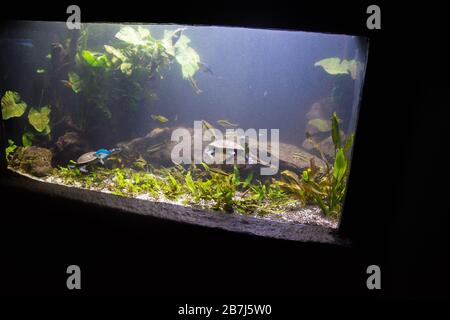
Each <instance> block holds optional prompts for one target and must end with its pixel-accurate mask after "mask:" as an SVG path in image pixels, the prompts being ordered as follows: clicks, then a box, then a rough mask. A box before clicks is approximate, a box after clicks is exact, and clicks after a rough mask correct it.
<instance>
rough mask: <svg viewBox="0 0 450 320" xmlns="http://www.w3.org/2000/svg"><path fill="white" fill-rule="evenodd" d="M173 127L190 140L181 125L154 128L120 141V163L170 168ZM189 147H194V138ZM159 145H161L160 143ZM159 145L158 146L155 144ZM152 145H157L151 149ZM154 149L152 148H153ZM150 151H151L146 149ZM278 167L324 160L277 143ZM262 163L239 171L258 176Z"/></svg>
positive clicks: (296, 167)
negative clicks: (141, 161) (139, 160)
mask: <svg viewBox="0 0 450 320" xmlns="http://www.w3.org/2000/svg"><path fill="white" fill-rule="evenodd" d="M175 129H186V130H187V131H189V132H190V134H191V138H192V139H193V129H192V128H182V127H170V128H169V127H166V128H157V129H154V130H153V131H151V132H150V133H148V134H147V135H145V136H143V137H139V138H136V139H133V140H131V141H128V142H121V143H119V144H118V147H120V148H122V152H121V153H120V154H119V155H118V156H120V157H121V158H122V163H123V164H124V165H126V166H129V167H133V164H134V163H135V161H136V160H137V159H138V158H139V157H142V158H143V159H144V160H145V161H146V163H148V164H150V165H152V166H153V167H156V168H159V167H170V166H173V165H174V164H173V162H172V159H171V153H172V149H173V147H174V146H175V145H176V144H177V143H178V142H172V141H171V140H170V138H171V135H172V132H173V130H175ZM191 142H192V144H191V145H192V146H194V144H193V141H191ZM159 144H162V145H159ZM158 145H159V146H158ZM154 146H157V147H156V148H154ZM206 146H207V142H203V148H206ZM153 149H155V150H153ZM149 150H153V151H151V152H149ZM193 154H194V147H193V148H192V150H191V155H193ZM294 154H301V155H302V157H300V158H298V157H294ZM278 158H279V170H278V175H279V174H280V173H281V171H283V170H292V171H297V172H298V171H302V170H303V169H305V168H307V167H309V165H310V161H309V160H310V159H311V158H314V161H315V164H316V165H318V166H324V165H325V164H324V162H323V161H322V160H321V159H319V158H318V157H316V156H315V155H313V154H311V153H309V152H307V151H305V150H304V149H302V148H299V147H297V146H294V145H291V144H287V143H282V142H280V143H279V157H278ZM213 166H214V167H219V168H221V169H222V170H225V171H228V169H229V168H232V166H230V165H222V166H220V165H213ZM261 166H264V165H261V164H253V165H249V164H246V165H239V168H240V170H241V171H242V172H243V173H244V174H247V173H250V172H254V174H255V176H258V174H259V172H260V167H261Z"/></svg>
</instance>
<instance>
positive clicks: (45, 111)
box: [28, 106, 51, 132]
mask: <svg viewBox="0 0 450 320" xmlns="http://www.w3.org/2000/svg"><path fill="white" fill-rule="evenodd" d="M50 111H51V109H50V106H45V107H42V108H41V109H40V110H37V109H35V108H31V110H30V112H29V113H28V121H29V122H30V124H31V125H32V126H33V128H35V129H36V131H37V132H43V131H44V130H46V131H48V129H49V128H48V124H49V122H50V117H49V116H50Z"/></svg>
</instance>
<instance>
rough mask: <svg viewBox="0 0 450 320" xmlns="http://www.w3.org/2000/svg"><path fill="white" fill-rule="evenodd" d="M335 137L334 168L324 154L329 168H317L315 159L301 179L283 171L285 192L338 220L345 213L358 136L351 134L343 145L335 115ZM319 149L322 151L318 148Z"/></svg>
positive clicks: (333, 119) (333, 130)
mask: <svg viewBox="0 0 450 320" xmlns="http://www.w3.org/2000/svg"><path fill="white" fill-rule="evenodd" d="M331 137H332V140H333V145H334V162H333V164H332V165H330V164H329V163H328V161H327V160H326V159H325V157H324V156H323V153H322V152H320V154H322V158H323V160H324V162H325V164H326V165H325V168H320V167H318V166H316V165H315V163H314V159H311V160H310V166H309V168H308V169H306V170H304V171H303V172H302V173H301V174H299V175H297V174H296V173H295V172H292V171H288V170H286V171H283V172H282V175H283V177H284V180H283V181H282V182H280V184H281V187H282V188H283V189H285V190H287V191H288V192H290V193H291V194H293V195H294V196H295V197H296V198H298V199H299V200H301V201H303V202H304V203H312V204H316V205H318V206H319V207H320V209H321V210H322V212H323V213H324V214H325V215H326V216H330V217H335V218H337V217H339V215H340V213H341V210H342V204H343V200H344V195H345V190H346V184H347V176H348V171H349V161H350V160H349V159H348V158H347V154H348V150H349V149H350V148H351V146H352V145H353V137H354V135H353V134H351V135H350V136H349V137H348V138H347V140H346V141H345V143H343V141H342V139H341V135H340V131H339V118H338V117H337V115H336V113H335V112H334V113H333V117H332V119H331ZM315 146H316V147H317V148H318V145H317V144H315ZM319 151H320V150H319Z"/></svg>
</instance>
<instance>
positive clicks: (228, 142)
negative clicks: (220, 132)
mask: <svg viewBox="0 0 450 320" xmlns="http://www.w3.org/2000/svg"><path fill="white" fill-rule="evenodd" d="M206 148H207V150H206V154H207V155H209V156H210V157H211V158H213V157H214V155H215V154H216V150H223V152H224V154H225V158H226V160H228V159H229V158H231V157H234V156H235V155H236V154H237V151H238V150H239V151H245V148H244V147H243V146H241V145H240V144H239V143H237V142H236V141H234V139H218V140H214V141H213V142H211V143H209V144H208V146H207V147H206Z"/></svg>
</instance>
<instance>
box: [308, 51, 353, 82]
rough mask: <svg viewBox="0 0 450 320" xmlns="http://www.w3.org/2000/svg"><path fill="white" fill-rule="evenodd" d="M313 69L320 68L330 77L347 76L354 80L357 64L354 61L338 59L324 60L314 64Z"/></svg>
mask: <svg viewBox="0 0 450 320" xmlns="http://www.w3.org/2000/svg"><path fill="white" fill-rule="evenodd" d="M314 66H315V67H319V66H320V67H322V68H323V69H324V70H325V72H327V73H328V74H331V75H338V74H349V75H350V76H351V77H352V79H353V80H354V79H356V71H357V67H358V63H357V61H356V60H354V59H353V60H345V59H343V60H341V59H340V58H338V57H332V58H326V59H322V60H320V61H317V62H316V63H314Z"/></svg>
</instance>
